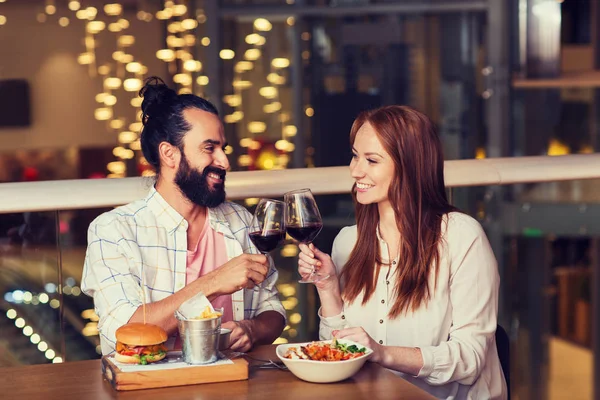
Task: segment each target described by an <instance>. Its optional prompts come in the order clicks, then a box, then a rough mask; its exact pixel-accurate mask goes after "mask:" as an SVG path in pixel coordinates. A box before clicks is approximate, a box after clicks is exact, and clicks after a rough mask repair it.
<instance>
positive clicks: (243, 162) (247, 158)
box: [238, 154, 252, 167]
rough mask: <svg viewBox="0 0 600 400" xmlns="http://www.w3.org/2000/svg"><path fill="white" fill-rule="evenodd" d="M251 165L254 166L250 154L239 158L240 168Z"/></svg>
mask: <svg viewBox="0 0 600 400" xmlns="http://www.w3.org/2000/svg"><path fill="white" fill-rule="evenodd" d="M250 164H252V157H250V156H249V155H248V154H243V155H241V156H239V157H238V165H239V166H240V167H247V166H249V165H250Z"/></svg>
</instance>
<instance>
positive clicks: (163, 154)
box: [158, 142, 181, 169]
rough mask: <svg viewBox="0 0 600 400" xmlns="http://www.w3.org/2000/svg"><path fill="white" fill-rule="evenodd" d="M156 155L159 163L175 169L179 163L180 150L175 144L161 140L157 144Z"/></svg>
mask: <svg viewBox="0 0 600 400" xmlns="http://www.w3.org/2000/svg"><path fill="white" fill-rule="evenodd" d="M158 156H159V158H160V161H161V164H162V165H163V166H165V167H167V168H169V169H175V168H177V166H178V165H179V160H180V159H181V152H180V151H179V149H178V148H177V147H176V146H173V145H172V144H171V143H168V142H161V143H160V144H159V145H158Z"/></svg>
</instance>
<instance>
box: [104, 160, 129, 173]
mask: <svg viewBox="0 0 600 400" xmlns="http://www.w3.org/2000/svg"><path fill="white" fill-rule="evenodd" d="M106 169H107V170H109V171H110V172H112V173H113V174H122V173H124V172H125V170H126V167H125V163H124V162H123V161H113V162H109V163H108V164H107V165H106Z"/></svg>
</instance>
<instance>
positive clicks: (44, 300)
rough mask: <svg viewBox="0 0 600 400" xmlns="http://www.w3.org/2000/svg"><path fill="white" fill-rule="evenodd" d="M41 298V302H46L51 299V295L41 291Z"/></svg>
mask: <svg viewBox="0 0 600 400" xmlns="http://www.w3.org/2000/svg"><path fill="white" fill-rule="evenodd" d="M39 299H40V303H42V304H46V303H47V302H48V300H50V297H48V295H47V294H46V293H41V294H40V296H39Z"/></svg>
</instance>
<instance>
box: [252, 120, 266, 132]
mask: <svg viewBox="0 0 600 400" xmlns="http://www.w3.org/2000/svg"><path fill="white" fill-rule="evenodd" d="M265 130H267V124H265V123H264V122H261V121H252V122H249V123H248V131H250V133H263V132H264V131H265Z"/></svg>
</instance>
